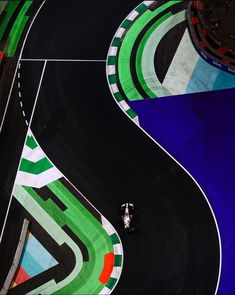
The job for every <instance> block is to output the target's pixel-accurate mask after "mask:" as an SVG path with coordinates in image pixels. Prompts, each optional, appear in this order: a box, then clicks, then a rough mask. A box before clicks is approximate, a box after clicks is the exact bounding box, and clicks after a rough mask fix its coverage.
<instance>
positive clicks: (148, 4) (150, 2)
mask: <svg viewBox="0 0 235 295" xmlns="http://www.w3.org/2000/svg"><path fill="white" fill-rule="evenodd" d="M154 2H156V1H144V2H143V3H144V4H145V5H146V6H150V5H152V4H153V3H154Z"/></svg>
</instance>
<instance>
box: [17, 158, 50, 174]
mask: <svg viewBox="0 0 235 295" xmlns="http://www.w3.org/2000/svg"><path fill="white" fill-rule="evenodd" d="M52 167H53V165H52V164H51V163H50V162H49V160H48V159H47V158H43V159H41V160H40V161H38V162H36V163H34V162H31V161H29V160H26V159H21V163H20V168H19V170H20V171H22V172H27V173H31V174H36V175H38V174H40V173H42V172H45V171H47V170H48V169H50V168H52Z"/></svg>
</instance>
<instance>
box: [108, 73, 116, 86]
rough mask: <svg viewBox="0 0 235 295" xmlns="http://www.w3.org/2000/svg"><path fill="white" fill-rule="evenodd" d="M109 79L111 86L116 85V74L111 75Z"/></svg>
mask: <svg viewBox="0 0 235 295" xmlns="http://www.w3.org/2000/svg"><path fill="white" fill-rule="evenodd" d="M108 79H109V83H110V84H115V83H116V82H117V78H116V75H115V74H114V75H109V76H108Z"/></svg>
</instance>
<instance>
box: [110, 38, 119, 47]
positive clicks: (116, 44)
mask: <svg viewBox="0 0 235 295" xmlns="http://www.w3.org/2000/svg"><path fill="white" fill-rule="evenodd" d="M120 42H121V39H120V38H118V37H115V38H114V39H113V42H112V46H114V47H118V46H119V45H120Z"/></svg>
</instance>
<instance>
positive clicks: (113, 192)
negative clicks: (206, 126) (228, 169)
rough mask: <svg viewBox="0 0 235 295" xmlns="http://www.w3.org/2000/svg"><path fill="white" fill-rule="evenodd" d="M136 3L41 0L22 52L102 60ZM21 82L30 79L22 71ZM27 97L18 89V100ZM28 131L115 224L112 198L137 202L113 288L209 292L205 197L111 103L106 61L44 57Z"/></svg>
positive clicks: (212, 283)
mask: <svg viewBox="0 0 235 295" xmlns="http://www.w3.org/2000/svg"><path fill="white" fill-rule="evenodd" d="M138 4H139V1H128V4H126V3H125V4H124V3H123V4H120V2H119V1H112V2H111V1H96V2H94V4H92V5H91V4H90V3H86V2H83V3H81V2H80V1H79V2H78V1H70V2H69V3H66V4H65V2H64V1H58V0H57V1H54V0H53V1H51V0H50V1H47V2H46V4H45V6H44V8H43V10H42V12H41V14H40V15H39V16H38V18H37V20H36V22H35V24H34V26H33V27H32V30H31V32H30V35H29V38H28V40H27V43H26V47H25V51H24V53H23V57H24V58H45V57H49V58H78V59H90V58H91V59H104V58H105V57H106V53H107V50H108V47H109V43H110V42H111V39H112V36H113V35H114V33H115V30H116V28H117V27H118V26H119V25H120V23H121V21H122V20H123V19H124V18H125V17H126V15H127V14H128V13H129V11H131V10H132V9H133V8H134V7H135V6H137V5H138ZM65 12H66V13H65ZM86 16H87V17H86ZM66 38H67V39H66ZM69 38H71V39H69ZM68 39H69V40H68ZM42 40H43V42H42ZM46 44H49V46H46ZM30 64H31V62H29V67H30ZM21 79H22V80H24V79H26V81H24V82H22V83H25V84H24V85H27V84H26V83H29V84H30V77H29V76H27V77H26V76H22V77H21ZM22 85H23V84H22ZM30 101H31V97H29V96H28V95H27V92H25V96H24V104H25V105H27V104H30ZM32 130H33V132H34V134H35V136H36V138H37V140H38V141H39V143H40V145H41V146H42V148H43V149H44V151H45V152H46V153H47V155H48V157H49V158H50V159H51V160H52V161H53V162H54V164H55V165H56V166H57V167H58V168H59V169H60V170H61V171H62V172H63V173H64V174H65V175H66V176H67V177H68V178H69V179H70V180H71V181H72V182H73V184H75V185H76V186H77V187H78V188H79V189H80V190H81V191H82V192H83V194H85V195H86V196H87V197H88V198H89V200H90V201H91V202H92V203H93V204H94V205H95V206H96V207H97V208H98V209H99V210H100V211H101V212H102V213H103V214H104V215H105V216H106V217H107V219H108V220H110V221H111V223H112V224H113V225H114V226H115V227H116V228H117V230H119V229H120V227H119V216H118V206H119V203H120V202H123V201H126V200H130V201H132V202H134V203H135V204H136V207H137V224H136V226H137V230H136V232H135V233H134V234H133V235H126V234H124V233H120V234H121V239H122V242H123V246H124V255H125V260H124V268H123V274H122V276H121V279H120V281H119V283H118V285H117V287H116V289H115V290H114V294H169V295H170V294H172V295H173V294H174V295H175V294H187V295H188V294H203V295H204V294H213V293H214V291H215V288H216V284H217V279H218V271H219V259H220V257H219V254H220V253H219V241H218V236H217V230H216V226H215V224H214V219H213V216H212V214H211V211H210V209H209V207H208V204H207V202H206V200H205V198H204V197H203V195H202V193H201V191H200V190H199V188H198V187H197V186H196V184H195V183H194V182H193V181H192V179H191V178H190V177H189V175H187V174H186V173H185V172H184V171H183V169H182V168H180V167H179V166H178V165H177V164H176V163H175V162H174V161H173V160H172V159H171V158H170V157H169V156H167V155H166V153H165V152H164V151H162V150H161V149H160V148H159V147H158V146H157V145H156V144H155V143H154V142H153V141H152V140H151V139H150V138H148V137H147V136H146V135H145V134H144V133H143V132H142V131H141V130H140V129H138V128H137V127H136V125H135V124H134V123H133V122H131V121H130V120H129V119H128V118H127V117H126V116H125V115H124V114H123V112H122V111H121V110H120V109H119V108H118V106H117V105H116V103H115V102H114V100H113V98H112V95H111V93H110V91H109V88H108V85H107V81H106V74H105V63H100V62H99V63H98V62H82V63H72V62H69V63H66V62H48V64H47V69H46V72H45V76H44V83H43V84H42V88H41V92H40V96H39V99H38V103H37V107H36V110H35V116H34V118H33V122H32Z"/></svg>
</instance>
